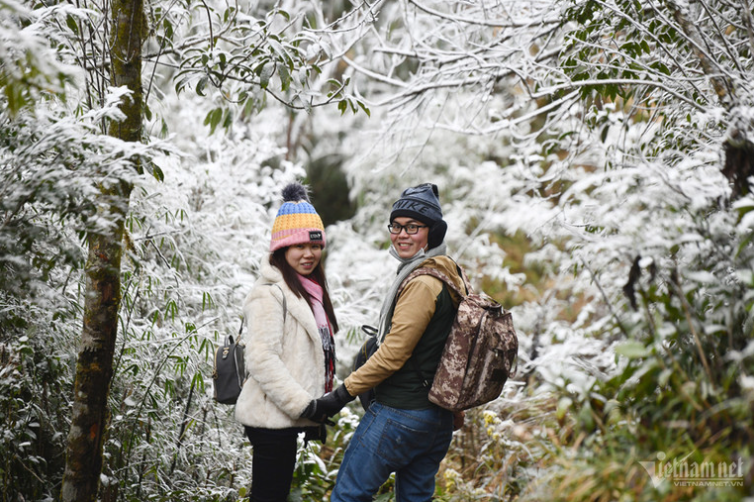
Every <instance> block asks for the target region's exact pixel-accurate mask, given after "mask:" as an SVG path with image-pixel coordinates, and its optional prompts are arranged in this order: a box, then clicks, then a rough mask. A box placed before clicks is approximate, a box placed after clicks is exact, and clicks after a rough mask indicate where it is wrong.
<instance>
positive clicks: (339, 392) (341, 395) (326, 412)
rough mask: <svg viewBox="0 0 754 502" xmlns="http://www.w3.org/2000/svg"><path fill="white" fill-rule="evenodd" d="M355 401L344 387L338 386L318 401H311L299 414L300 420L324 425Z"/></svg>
mask: <svg viewBox="0 0 754 502" xmlns="http://www.w3.org/2000/svg"><path fill="white" fill-rule="evenodd" d="M354 399H356V398H355V397H354V396H352V395H351V394H349V393H348V390H347V389H346V386H345V385H340V387H338V388H337V389H335V390H334V391H332V392H328V393H327V394H325V395H324V396H322V397H320V398H319V399H313V400H312V401H311V402H310V403H309V406H307V407H306V409H305V410H304V411H303V413H301V418H308V419H309V420H312V421H314V422H318V423H324V422H325V421H327V419H328V418H330V417H332V416H333V415H335V414H336V413H338V412H339V411H340V410H342V409H343V407H344V406H345V405H347V404H348V403H350V402H351V401H353V400H354Z"/></svg>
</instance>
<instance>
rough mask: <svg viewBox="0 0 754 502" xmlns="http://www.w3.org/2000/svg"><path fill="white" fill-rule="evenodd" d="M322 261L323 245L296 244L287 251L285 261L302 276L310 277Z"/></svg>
mask: <svg viewBox="0 0 754 502" xmlns="http://www.w3.org/2000/svg"><path fill="white" fill-rule="evenodd" d="M321 259H322V244H311V243H306V244H295V245H293V246H289V247H288V249H286V250H285V261H287V262H288V265H290V266H291V268H292V269H293V270H295V271H296V272H298V273H299V274H301V275H309V274H311V273H312V271H314V269H315V268H317V265H319V261H320V260H321Z"/></svg>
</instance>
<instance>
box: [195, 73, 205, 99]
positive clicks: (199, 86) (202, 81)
mask: <svg viewBox="0 0 754 502" xmlns="http://www.w3.org/2000/svg"><path fill="white" fill-rule="evenodd" d="M205 87H207V77H202V78H200V79H199V82H197V83H196V93H197V94H198V95H199V96H202V97H204V96H206V95H205V94H204V88H205Z"/></svg>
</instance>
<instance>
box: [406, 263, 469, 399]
mask: <svg viewBox="0 0 754 502" xmlns="http://www.w3.org/2000/svg"><path fill="white" fill-rule="evenodd" d="M454 263H455V262H454ZM456 270H457V271H458V275H459V276H460V277H461V280H462V281H463V287H464V289H466V293H465V294H464V292H462V291H461V289H460V288H459V287H458V286H457V285H456V283H455V282H453V281H451V280H450V278H449V277H448V276H447V275H445V274H444V273H442V272H440V271H439V270H437V269H436V268H430V267H422V268H417V269H416V270H414V271H413V272H411V273H410V274H409V275H408V276H407V277H406V278H405V279H404V280H403V282H402V283H401V285H400V287H399V288H398V294H397V295H395V297H396V298H398V297H400V296H401V293H403V290H404V289H405V288H406V285H407V284H408V283H409V282H410V281H411V280H413V279H415V278H416V277H418V276H420V275H431V276H432V277H434V278H436V279H440V280H441V281H442V282H443V283H445V284H446V285H447V286H448V287H449V288H450V289H452V290H453V291H455V293H456V294H457V295H458V296H459V297H460V298H461V299H462V300H463V299H464V298H466V297H467V296H468V295H470V294H471V285H469V278H468V277H466V272H464V271H463V269H462V268H461V267H460V266H459V265H458V264H457V263H456ZM409 360H410V361H411V363H412V366H413V367H414V371H416V374H417V375H419V378H420V379H421V381H422V387H424V388H429V387H430V386H431V385H432V381H431V380H430V379H429V378H427V377H426V376H425V375H424V372H423V371H422V370H421V368H420V367H419V362H418V361H417V360H416V359H415V358H413V357H411V358H409Z"/></svg>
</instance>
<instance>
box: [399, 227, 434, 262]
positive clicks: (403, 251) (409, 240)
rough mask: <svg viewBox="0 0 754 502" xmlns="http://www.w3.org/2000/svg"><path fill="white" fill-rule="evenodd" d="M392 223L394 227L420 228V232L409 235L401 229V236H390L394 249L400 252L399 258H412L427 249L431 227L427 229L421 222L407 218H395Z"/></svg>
mask: <svg viewBox="0 0 754 502" xmlns="http://www.w3.org/2000/svg"><path fill="white" fill-rule="evenodd" d="M392 223H393V224H394V225H401V226H404V227H405V226H406V225H416V226H418V227H422V228H419V230H418V232H417V233H415V234H413V235H409V234H408V233H406V230H405V229H401V233H399V234H390V240H391V241H392V243H393V247H394V248H395V250H396V251H398V256H400V257H401V258H404V259H406V258H411V257H413V256H414V255H415V254H416V253H418V252H419V251H421V250H422V249H424V248H426V247H427V240H428V239H429V227H427V226H426V225H425V224H424V223H422V222H421V221H417V220H414V219H412V218H407V217H399V218H395V219H394V220H393V221H392Z"/></svg>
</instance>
